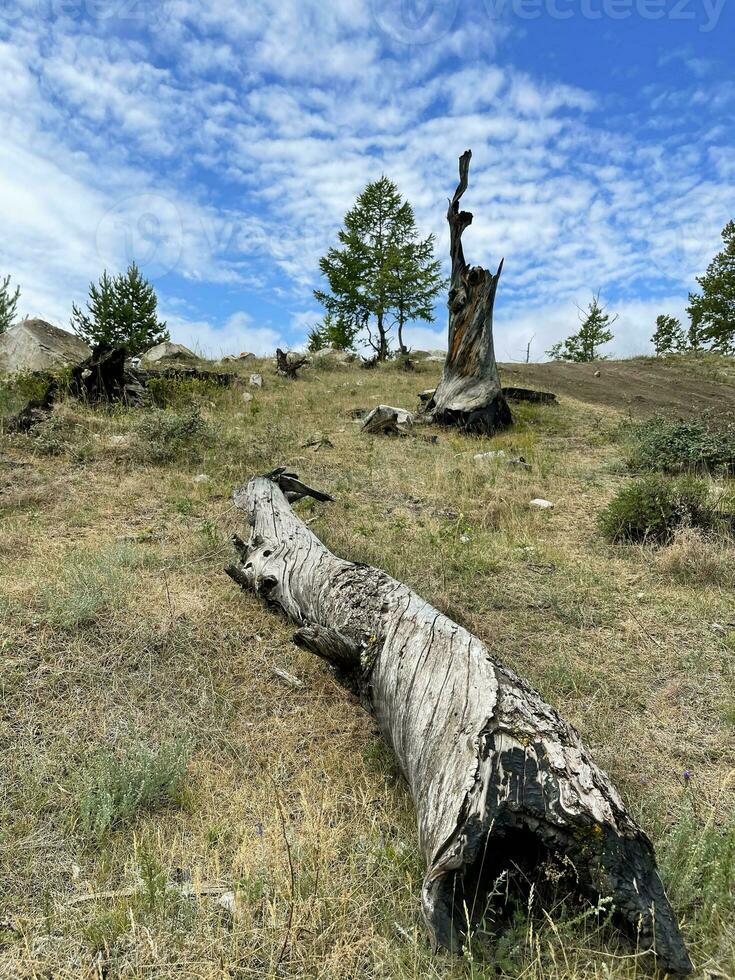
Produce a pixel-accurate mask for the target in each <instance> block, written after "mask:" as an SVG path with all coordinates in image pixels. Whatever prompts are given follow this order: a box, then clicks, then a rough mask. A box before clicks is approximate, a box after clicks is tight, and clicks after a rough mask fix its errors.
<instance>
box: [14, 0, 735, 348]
mask: <svg viewBox="0 0 735 980" xmlns="http://www.w3.org/2000/svg"><path fill="white" fill-rule="evenodd" d="M1 4H2V5H1V6H0V127H1V130H0V132H1V134H2V135H1V136H0V215H2V235H1V236H0V274H5V273H10V274H11V275H12V276H13V280H14V281H15V282H18V283H19V284H20V286H21V289H22V299H21V312H22V313H23V314H29V315H33V316H41V317H43V318H45V319H48V320H51V321H52V322H55V323H58V324H59V325H62V326H66V325H67V324H68V320H69V312H70V308H71V304H72V302H74V301H77V302H80V301H82V300H83V299H84V297H85V295H86V290H87V286H88V283H89V281H90V279H93V278H94V279H96V278H97V277H98V276H99V274H100V273H101V272H102V270H103V269H104V268H108V269H110V270H119V269H121V268H123V267H124V266H125V265H126V264H127V262H128V261H130V260H131V259H133V258H135V259H136V260H137V261H138V263H139V264H140V265H141V266H142V267H143V269H144V271H145V272H146V274H147V275H148V277H149V278H151V279H152V280H153V281H154V283H155V285H156V288H157V290H158V293H159V298H160V305H161V309H162V313H163V315H164V316H165V317H166V319H167V320H168V323H169V326H170V328H171V331H172V334H173V336H174V339H177V340H180V341H183V342H184V343H187V344H189V345H191V346H196V347H197V348H198V349H200V350H202V351H205V352H211V353H225V352H228V351H240V350H252V351H255V352H258V353H263V352H266V351H270V350H272V349H273V348H274V347H275V346H276V344H277V343H279V342H280V343H285V344H289V345H294V346H295V345H298V344H299V343H301V342H303V340H304V337H305V333H306V330H307V328H308V327H309V326H310V325H311V324H313V323H314V322H315V321H316V320H317V319H318V318H319V308H318V306H317V304H316V303H315V301H314V300H313V298H312V289H313V288H314V286H315V285H317V284H318V282H319V272H318V259H319V256H320V255H321V254H322V253H323V252H324V251H325V250H326V248H327V247H328V246H329V245H330V244H331V243H332V242H333V241H334V238H335V234H336V231H337V229H338V228H339V225H340V221H341V218H342V216H343V214H344V212H345V210H346V209H347V208H348V207H349V206H350V205H351V203H352V202H353V200H354V198H355V196H356V195H357V194H358V192H359V191H360V190H361V189H362V187H363V186H364V184H365V183H366V182H367V181H368V180H370V179H372V178H375V177H377V176H379V175H380V174H381V173H385V174H387V175H389V176H390V177H391V178H392V179H393V180H395V181H396V182H397V183H398V185H399V188H400V190H401V191H402V192H403V193H404V194H405V195H406V196H407V197H408V198H409V199H410V200H411V201H412V202H413V204H414V206H415V208H416V212H417V215H418V218H419V223H420V226H421V229H422V231H423V232H424V233H428V232H429V231H433V232H435V234H436V235H437V239H438V248H439V251H440V254H441V255H442V257H444V255H445V253H446V250H447V237H448V236H447V232H446V222H445V213H446V200H447V197H448V196H449V195H451V193H452V191H453V189H454V185H455V183H456V169H457V157H458V156H459V154H460V153H461V152H462V151H463V150H464V149H466V148H467V147H471V148H472V151H473V166H472V173H471V184H470V190H469V191H468V193H467V195H466V196H465V198H464V200H463V205H464V206H466V207H467V208H468V209H469V210H471V211H473V212H474V215H475V221H474V224H473V226H472V227H471V228H470V229H469V230H468V232H467V233H466V235H465V251H466V254H467V258H468V260H469V261H471V262H473V263H475V264H483V265H487V266H490V267H494V266H495V265H497V262H498V261H499V259H500V258H501V256H505V259H506V263H505V272H504V275H503V280H502V283H501V288H500V291H499V295H498V301H497V304H496V344H497V349H498V354H499V356H500V357H501V358H502V359H520V358H521V357H522V356H523V354H524V352H525V347H526V343H527V342H528V341H529V340H531V338H533V340H532V348H531V350H532V356H533V357H534V359H541V358H542V357H543V351H544V349H545V348H546V347H548V346H549V344H550V343H551V342H553V341H554V340H557V339H559V338H560V337H562V336H564V335H565V334H567V333H569V332H571V330H572V329H574V327H575V325H576V316H577V312H576V305H577V304H578V305H585V304H586V303H587V301H588V300H589V297H590V294H591V291H593V290H594V291H597V290H598V289H599V290H601V292H602V298H603V301H605V302H606V303H607V304H608V305H609V307H610V308H611V309H612V310H614V311H617V312H619V313H620V319H619V321H618V323H617V324H616V332H617V336H616V340H615V343H614V345H613V350H614V351H615V352H617V353H621V354H630V353H639V352H643V351H645V350H647V349H649V348H648V338H649V337H650V335H651V333H652V329H653V321H654V320H655V316H656V315H657V314H658V313H661V312H670V313H674V314H678V315H683V310H684V306H685V304H686V294H687V291H688V290H689V289H690V288H691V287H692V285H693V277H694V276H695V275H697V274H699V273H701V272H702V271H703V269H704V267H705V266H706V264H707V262H708V260H709V259H710V258H711V256H712V254H713V253H714V252H715V251H716V250H717V248H718V245H719V243H720V237H719V236H720V231H721V229H722V227H723V226H724V225H725V223H726V222H727V220H729V219H730V218H732V217H733V216H735V77H734V76H733V72H732V45H733V39H734V38H735V0H257V2H255V0H217V2H216V3H214V2H211V0H1ZM445 329H446V313H445V308H444V306H443V304H442V305H440V306H439V308H438V309H437V319H436V321H435V322H434V323H433V324H431V325H428V326H419V327H417V328H415V329H413V330H412V331H411V332H410V333H409V341H410V342H411V343H413V345H414V346H417V347H427V346H430V347H440V346H444V344H445V340H444V338H445Z"/></svg>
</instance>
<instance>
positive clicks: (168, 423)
mask: <svg viewBox="0 0 735 980" xmlns="http://www.w3.org/2000/svg"><path fill="white" fill-rule="evenodd" d="M137 430H138V443H137V455H138V457H139V458H140V461H141V462H145V463H157V464H164V463H172V462H175V461H177V460H195V459H198V458H199V457H200V456H201V452H202V449H203V448H204V447H205V445H206V443H207V442H210V441H211V440H212V439H213V438H214V435H215V432H214V427H213V426H212V424H211V423H210V422H208V421H207V420H206V419H205V418H203V417H202V413H201V409H200V408H199V406H198V405H191V406H189V407H187V408H184V409H182V410H180V411H174V410H173V409H169V408H167V409H154V410H153V411H150V412H146V413H145V414H144V415H143V417H142V418H141V420H140V421H139V423H138V427H137Z"/></svg>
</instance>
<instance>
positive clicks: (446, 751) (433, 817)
mask: <svg viewBox="0 0 735 980" xmlns="http://www.w3.org/2000/svg"><path fill="white" fill-rule="evenodd" d="M282 475H283V476H285V477H286V478H287V482H286V483H283V484H282V483H281V477H282ZM308 493H310V490H309V488H308V487H306V486H305V485H304V484H301V483H300V481H298V480H297V478H296V476H295V474H281V473H279V471H274V472H273V473H272V474H270V476H269V477H257V478H255V479H253V480H251V481H250V482H249V483H248V484H247V486H245V487H242V488H240V489H239V490H237V491H236V492H235V495H234V500H235V504H236V506H237V507H238V508H239V509H240V510H242V511H243V512H244V513H245V514H246V516H247V520H248V523H249V525H250V527H251V534H250V540H249V541H248V542H247V543H246V542H244V541H242V540H241V539H240V538H238V537H235V539H234V541H235V545H236V548H237V551H238V559H237V561H236V562H234V563H233V564H231V565H230V566H229V567H228V569H227V571H228V573H229V574H230V576H231V577H232V578H233V579H234V580H235V581H236V582H238V583H239V584H240V585H241V586H243V587H244V588H248V589H254V590H255V592H256V593H257V594H258V595H260V596H262V597H263V598H264V599H265V600H266V602H268V603H270V604H272V605H274V606H276V607H278V608H280V609H281V610H282V611H283V612H284V613H285V614H286V615H287V616H288V618H289V619H290V620H292V621H293V622H294V623H295V624H296V625H297V627H298V628H297V630H296V633H295V635H294V640H295V641H296V642H297V643H298V644H300V645H301V646H303V647H306V648H307V649H309V650H311V651H312V652H313V653H315V654H317V655H318V656H320V657H322V658H323V659H325V660H326V661H328V662H329V663H330V664H331V665H332V666H333V667H334V668H335V669H336V670H337V671H338V672H339V673H340V674H341V675H344V676H348V677H350V678H351V681H352V683H353V684H354V685H356V686H357V688H358V689H359V690H360V691H361V693H362V696H363V699H364V701H365V703H366V704H367V706H368V707H369V708H370V710H372V711H373V712H374V714H375V717H376V719H377V721H378V724H379V726H380V728H381V731H382V733H383V735H384V737H385V739H386V740H387V741H388V742H389V744H390V745H391V746H392V748H393V750H394V752H395V754H396V757H397V760H398V763H399V765H400V768H401V770H402V772H403V774H404V776H405V778H406V781H407V783H408V786H409V789H410V791H411V795H412V797H413V800H414V803H415V806H416V813H417V817H418V828H419V841H420V846H421V850H422V852H423V855H424V858H425V860H426V876H425V878H424V882H423V887H422V895H421V902H422V909H423V914H424V919H425V921H426V925H427V927H428V930H429V932H430V934H431V936H432V939H433V940H434V942H435V943H437V944H439V945H442V946H446V947H448V948H450V949H454V950H456V951H459V950H461V948H462V944H463V943H464V941H465V938H466V933H467V920H468V917H469V918H470V920H477V919H479V918H480V917H481V916H482V913H483V912H484V911H485V906H486V901H487V899H488V896H490V895H491V894H493V892H494V891H495V893H496V894H497V890H498V888H499V889H500V890H501V891H503V890H504V888H503V880H504V879H503V877H502V876H503V875H504V873H509V871H510V869H512V868H514V867H515V866H516V865H517V866H519V867H520V868H521V869H523V873H524V876H526V877H527V879H530V880H531V881H536V880H537V879H539V878H541V877H542V866H543V865H544V862H545V861H546V860H547V859H548V858H550V857H553V858H556V859H557V861H558V862H559V864H560V866H562V867H566V869H567V870H568V872H570V876H571V885H572V887H573V888H575V889H576V890H577V891H579V892H581V893H582V894H584V895H588V896H589V897H591V898H592V900H597V899H599V898H608V897H609V898H611V899H612V902H613V905H614V909H615V912H616V914H617V916H618V918H619V919H620V921H621V922H624V923H627V925H628V926H629V927H630V931H631V932H632V934H633V936H634V937H636V938H637V941H638V942H639V943H640V945H641V946H642V948H644V949H651V950H655V955H656V958H657V961H658V963H659V965H660V966H662V967H663V968H665V969H667V970H669V971H670V972H672V973H687V972H689V971H690V970H691V964H690V961H689V957H688V955H687V952H686V949H685V947H684V943H683V941H682V937H681V935H680V932H679V928H678V925H677V921H676V918H675V916H674V914H673V912H672V909H671V907H670V905H669V902H668V900H667V898H666V895H665V893H664V889H663V886H662V884H661V881H660V879H659V876H658V872H657V870H656V862H655V857H654V853H653V847H652V845H651V842H650V841H649V839H648V837H647V836H646V835H645V833H644V832H643V831H642V830H641V829H640V827H639V826H638V825H637V824H636V822H635V820H634V819H633V817H632V816H631V815H630V813H628V811H627V810H626V808H625V806H624V804H623V802H622V800H621V799H620V797H619V795H618V793H617V792H616V790H615V788H614V787H613V786H612V785H611V783H610V780H609V779H608V777H607V776H606V775H605V773H604V772H602V771H601V770H600V769H598V768H597V766H596V765H595V764H594V762H593V761H592V759H591V758H590V756H589V753H588V752H587V750H586V749H585V747H584V745H582V742H581V740H580V738H579V735H578V734H577V732H576V731H575V730H574V728H572V727H571V725H569V724H567V723H566V722H565V721H564V720H563V719H562V718H561V717H560V716H559V715H558V714H557V712H556V711H555V710H554V709H553V708H551V707H550V706H549V705H548V704H546V703H545V702H544V701H543V700H542V698H541V697H540V695H539V694H537V693H536V691H534V690H533V689H532V688H531V687H529V686H528V684H526V683H525V682H524V681H523V680H521V678H519V677H517V676H516V675H515V674H514V673H513V672H512V671H510V670H508V669H507V668H505V667H503V666H502V665H501V663H500V662H499V660H498V659H497V657H496V655H495V654H494V653H492V652H491V651H490V650H489V649H488V648H487V647H486V646H485V645H484V644H483V643H482V642H481V641H480V640H479V639H478V638H477V637H475V636H473V635H472V634H471V633H469V632H468V631H467V630H466V629H463V628H462V627H461V626H459V625H458V624H457V623H455V622H452V620H451V619H449V618H448V617H447V616H444V615H442V613H440V612H438V611H437V610H436V609H434V608H433V607H432V606H431V605H430V604H429V603H428V602H426V601H425V600H424V599H422V598H421V597H420V596H418V595H417V594H416V593H415V592H412V591H411V589H409V588H408V586H406V585H403V584H402V583H401V582H398V581H396V580H395V579H393V578H391V577H390V576H389V575H387V574H386V573H385V572H382V571H380V570H379V569H377V568H372V567H370V566H369V565H362V564H354V563H353V562H350V561H345V560H344V559H342V558H338V557H337V556H336V555H333V554H332V553H331V552H330V551H328V550H327V548H326V547H325V546H324V545H323V544H322V543H321V541H319V539H318V538H317V537H316V536H315V535H314V534H313V533H312V532H311V531H310V530H309V529H308V528H307V527H306V525H305V524H304V523H303V522H302V521H301V520H300V519H299V518H298V517H297V516H296V514H294V512H293V511H292V509H291V504H290V503H289V500H296V499H298V498H299V497H300V496H305V495H306V494H308ZM287 496H288V498H289V499H287ZM499 879H500V882H499ZM498 882H499V884H498Z"/></svg>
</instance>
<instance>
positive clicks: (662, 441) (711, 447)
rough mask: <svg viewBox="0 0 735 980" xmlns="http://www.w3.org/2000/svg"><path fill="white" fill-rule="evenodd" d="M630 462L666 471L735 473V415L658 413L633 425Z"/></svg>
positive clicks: (629, 436) (629, 447)
mask: <svg viewBox="0 0 735 980" xmlns="http://www.w3.org/2000/svg"><path fill="white" fill-rule="evenodd" d="M628 465H629V466H631V467H632V468H633V469H641V470H661V471H662V472H665V473H681V472H686V471H706V470H719V471H724V472H729V473H735V415H732V414H726V415H713V414H711V413H707V414H703V415H702V416H700V417H699V418H696V419H688V420H686V421H681V420H675V419H667V418H662V417H657V418H653V419H650V420H649V421H648V422H642V423H639V424H637V425H634V426H633V427H632V428H631V429H630V431H629V435H628Z"/></svg>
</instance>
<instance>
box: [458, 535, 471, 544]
mask: <svg viewBox="0 0 735 980" xmlns="http://www.w3.org/2000/svg"><path fill="white" fill-rule="evenodd" d="M459 540H460V541H461V542H462V544H469V543H470V536H469V534H460V536H459Z"/></svg>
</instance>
